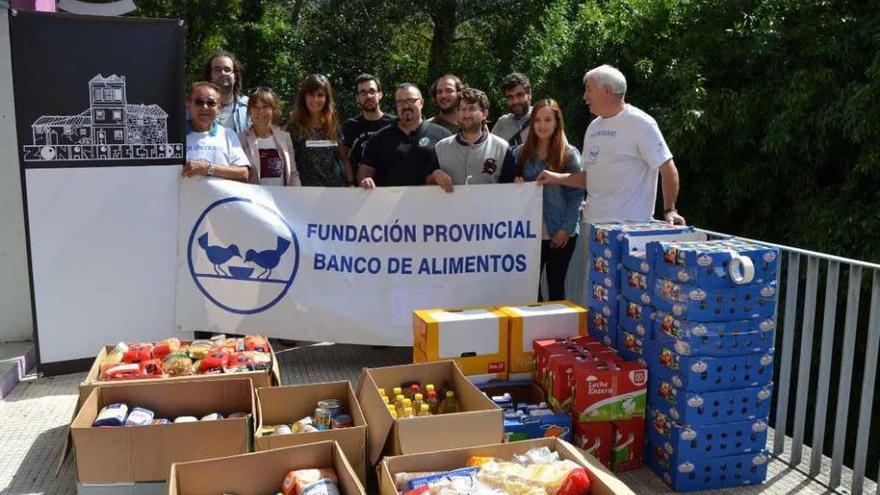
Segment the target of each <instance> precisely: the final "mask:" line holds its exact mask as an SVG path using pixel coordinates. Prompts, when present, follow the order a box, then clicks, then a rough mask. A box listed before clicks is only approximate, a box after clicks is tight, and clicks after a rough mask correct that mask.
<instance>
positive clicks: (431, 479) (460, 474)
mask: <svg viewBox="0 0 880 495" xmlns="http://www.w3.org/2000/svg"><path fill="white" fill-rule="evenodd" d="M479 470H480V468H476V467H466V468H460V469H453V470H452V471H442V472H439V473H434V474H430V475H428V476H423V477H421V478H413V479H411V480H409V481H407V483H406V487H405V489H406V490H407V491H409V490H412V489H413V488H418V487H420V486H423V485H434V484H436V483H438V482H439V481H442V480H447V479H452V478H470V477H471V476H472V475H474V474H476V473H477V471H479Z"/></svg>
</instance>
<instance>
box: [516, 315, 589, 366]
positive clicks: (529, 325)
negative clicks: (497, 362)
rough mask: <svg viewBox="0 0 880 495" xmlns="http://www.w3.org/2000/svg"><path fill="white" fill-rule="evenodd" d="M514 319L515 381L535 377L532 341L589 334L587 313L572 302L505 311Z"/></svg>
mask: <svg viewBox="0 0 880 495" xmlns="http://www.w3.org/2000/svg"><path fill="white" fill-rule="evenodd" d="M501 311H503V312H504V313H505V314H507V315H508V316H509V317H510V361H509V366H508V368H509V373H510V379H511V380H527V379H530V378H531V376H532V371H533V366H534V362H533V356H532V342H533V341H535V340H539V339H553V338H566V337H571V336H574V335H586V333H587V310H586V308H582V307H580V306H578V305H576V304H573V303H571V302H569V301H555V302H545V303H536V304H529V305H525V306H505V307H503V308H501Z"/></svg>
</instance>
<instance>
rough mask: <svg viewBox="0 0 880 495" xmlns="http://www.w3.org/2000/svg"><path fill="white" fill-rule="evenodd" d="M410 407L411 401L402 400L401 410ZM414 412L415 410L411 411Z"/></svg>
mask: <svg viewBox="0 0 880 495" xmlns="http://www.w3.org/2000/svg"><path fill="white" fill-rule="evenodd" d="M407 407H412V401H411V400H409V399H403V408H404V409H406V408H407ZM413 410H414V411H415V409H413Z"/></svg>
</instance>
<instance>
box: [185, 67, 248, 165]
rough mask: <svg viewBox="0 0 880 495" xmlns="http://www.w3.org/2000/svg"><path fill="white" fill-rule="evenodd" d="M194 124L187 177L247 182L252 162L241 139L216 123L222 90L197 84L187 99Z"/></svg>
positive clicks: (188, 144)
mask: <svg viewBox="0 0 880 495" xmlns="http://www.w3.org/2000/svg"><path fill="white" fill-rule="evenodd" d="M186 106H187V110H189V115H190V120H189V123H188V124H189V127H188V129H187V133H186V164H185V165H184V166H183V173H182V175H183V176H184V177H196V176H207V177H221V178H223V179H231V180H237V181H241V182H247V180H248V175H249V174H248V170H249V167H250V162H249V161H248V158H247V155H245V153H244V150H242V149H241V143H240V142H239V140H238V136H237V135H236V134H235V132H234V131H233V130H232V129H228V128H226V127H224V126H222V125H219V124H217V123H216V122H215V119H216V118H217V112H218V111H219V110H220V88H218V87H217V86H216V85H214V84H213V83H209V82H197V83H195V84H193V85H192V86H191V87H190V89H189V93H188V94H187V96H186Z"/></svg>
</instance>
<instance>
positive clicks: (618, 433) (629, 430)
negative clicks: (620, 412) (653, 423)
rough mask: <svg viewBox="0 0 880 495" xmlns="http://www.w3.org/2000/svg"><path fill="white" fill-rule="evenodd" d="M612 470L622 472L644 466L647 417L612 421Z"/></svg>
mask: <svg viewBox="0 0 880 495" xmlns="http://www.w3.org/2000/svg"><path fill="white" fill-rule="evenodd" d="M611 429H612V432H613V433H612V434H613V435H614V444H613V445H612V446H611V470H612V471H614V472H616V473H620V472H623V471H631V470H633V469H638V468H640V467H642V459H643V458H644V457H645V418H636V419H630V420H627V421H613V422H612V423H611Z"/></svg>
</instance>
